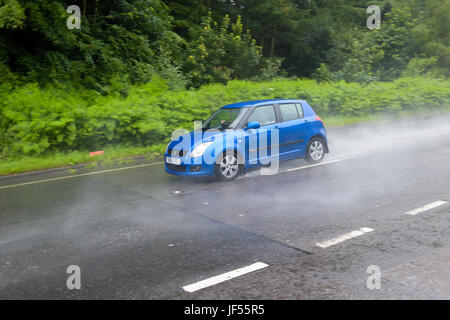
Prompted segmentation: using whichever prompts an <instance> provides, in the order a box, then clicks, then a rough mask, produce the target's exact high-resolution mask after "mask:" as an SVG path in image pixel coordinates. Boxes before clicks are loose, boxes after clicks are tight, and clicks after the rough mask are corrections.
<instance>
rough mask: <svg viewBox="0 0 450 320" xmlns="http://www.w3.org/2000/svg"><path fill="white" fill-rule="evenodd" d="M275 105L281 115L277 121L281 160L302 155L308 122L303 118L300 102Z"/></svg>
mask: <svg viewBox="0 0 450 320" xmlns="http://www.w3.org/2000/svg"><path fill="white" fill-rule="evenodd" d="M277 107H278V112H279V114H280V117H281V120H280V123H278V127H279V135H280V147H279V149H280V158H281V160H286V159H292V158H298V157H301V156H303V155H304V152H305V149H306V142H307V141H306V140H307V136H308V125H309V123H308V122H307V121H305V119H304V118H303V109H302V106H301V104H299V103H282V104H279V105H278V106H277Z"/></svg>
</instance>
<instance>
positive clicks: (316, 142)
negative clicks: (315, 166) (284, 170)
mask: <svg viewBox="0 0 450 320" xmlns="http://www.w3.org/2000/svg"><path fill="white" fill-rule="evenodd" d="M325 148H326V147H325V143H324V142H323V139H321V138H317V137H316V138H312V139H311V140H310V141H309V142H308V146H307V147H306V157H305V160H306V161H308V162H309V163H319V162H321V161H322V160H323V158H324V157H325Z"/></svg>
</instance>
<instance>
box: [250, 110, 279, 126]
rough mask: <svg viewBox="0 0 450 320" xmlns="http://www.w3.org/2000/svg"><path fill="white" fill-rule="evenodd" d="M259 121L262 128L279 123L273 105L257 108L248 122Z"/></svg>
mask: <svg viewBox="0 0 450 320" xmlns="http://www.w3.org/2000/svg"><path fill="white" fill-rule="evenodd" d="M251 121H258V122H259V123H260V124H261V127H262V126H266V125H268V124H273V123H276V122H277V119H276V117H275V110H274V108H273V105H270V106H262V107H256V108H255V110H253V112H252V114H251V115H250V117H249V118H248V122H251Z"/></svg>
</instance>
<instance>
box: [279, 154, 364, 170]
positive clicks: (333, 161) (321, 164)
mask: <svg viewBox="0 0 450 320" xmlns="http://www.w3.org/2000/svg"><path fill="white" fill-rule="evenodd" d="M356 157H357V156H349V157H346V158H341V159H335V160H330V161H325V162H321V163H317V164H311V165H309V166H303V167H298V168H292V169H287V170H284V171H283V172H288V171H296V170H303V169H308V168H312V167H317V166H323V165H325V164H329V163H335V162H341V161H344V160H350V159H354V158H356Z"/></svg>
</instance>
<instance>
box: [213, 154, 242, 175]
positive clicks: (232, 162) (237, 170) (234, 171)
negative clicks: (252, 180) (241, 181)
mask: <svg viewBox="0 0 450 320" xmlns="http://www.w3.org/2000/svg"><path fill="white" fill-rule="evenodd" d="M241 172H242V165H241V164H239V161H238V157H237V154H236V153H224V154H223V155H222V156H220V157H219V159H217V162H216V176H217V177H218V178H219V179H220V180H225V181H231V180H233V179H236V178H237V177H238V176H239V175H240V174H241Z"/></svg>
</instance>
